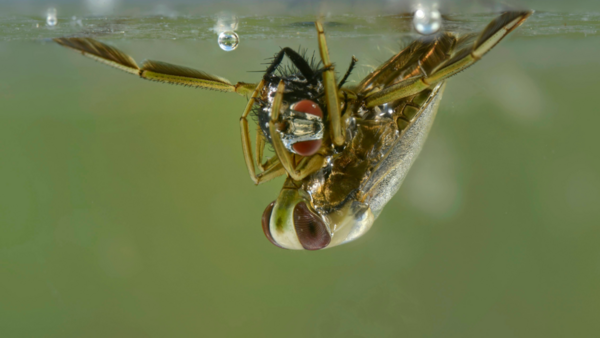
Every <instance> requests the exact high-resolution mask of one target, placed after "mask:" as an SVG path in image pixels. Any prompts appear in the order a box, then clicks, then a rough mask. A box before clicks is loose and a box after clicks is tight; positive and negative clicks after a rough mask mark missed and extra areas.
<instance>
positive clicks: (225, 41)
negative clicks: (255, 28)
mask: <svg viewBox="0 0 600 338" xmlns="http://www.w3.org/2000/svg"><path fill="white" fill-rule="evenodd" d="M217 41H218V42H219V47H221V49H222V50H224V51H226V52H231V51H232V50H234V49H236V48H237V46H238V44H239V43H240V37H239V36H238V35H237V34H236V33H235V32H232V31H227V32H221V34H219V38H218V40H217Z"/></svg>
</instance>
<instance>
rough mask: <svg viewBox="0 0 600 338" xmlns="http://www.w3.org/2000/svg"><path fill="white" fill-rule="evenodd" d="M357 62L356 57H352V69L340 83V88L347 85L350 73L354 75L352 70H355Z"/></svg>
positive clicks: (349, 68)
mask: <svg viewBox="0 0 600 338" xmlns="http://www.w3.org/2000/svg"><path fill="white" fill-rule="evenodd" d="M357 62H358V59H357V58H356V57H354V55H352V61H350V67H348V70H347V71H346V74H344V77H343V78H342V81H340V83H339V84H338V88H342V86H343V85H344V83H346V80H348V77H349V76H350V73H352V70H353V69H354V66H356V63H357ZM342 115H343V114H342Z"/></svg>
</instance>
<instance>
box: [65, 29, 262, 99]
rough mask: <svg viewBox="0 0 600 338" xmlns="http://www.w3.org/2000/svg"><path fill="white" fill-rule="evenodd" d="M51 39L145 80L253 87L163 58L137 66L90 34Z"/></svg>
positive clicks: (247, 91) (245, 90)
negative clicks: (162, 60)
mask: <svg viewBox="0 0 600 338" xmlns="http://www.w3.org/2000/svg"><path fill="white" fill-rule="evenodd" d="M54 41H56V42H57V43H58V44H60V45H62V46H64V47H67V48H70V49H74V50H76V51H78V52H80V53H81V54H82V55H83V56H86V57H89V58H91V59H93V60H96V61H98V62H101V63H104V64H106V65H109V66H111V67H114V68H117V69H120V70H122V71H125V72H127V73H130V74H134V75H138V76H139V77H141V78H144V79H147V80H152V81H159V82H165V83H171V84H180V85H184V86H191V87H197V88H203V89H211V90H218V91H222V92H235V93H238V94H241V95H249V94H251V93H252V92H253V91H254V89H255V88H256V84H252V83H243V82H238V83H237V84H235V85H233V84H231V82H229V81H228V80H226V79H224V78H222V77H219V76H215V75H210V74H207V73H205V72H202V71H199V70H195V69H192V68H187V67H182V66H176V65H172V64H169V63H166V62H160V61H150V60H149V61H146V62H144V63H143V64H142V67H139V66H138V65H137V63H136V62H135V60H134V59H133V58H132V57H131V56H129V55H127V54H125V53H123V52H122V51H120V50H118V49H116V48H114V47H111V46H109V45H106V44H104V43H102V42H99V41H96V40H94V39H91V38H56V39H54Z"/></svg>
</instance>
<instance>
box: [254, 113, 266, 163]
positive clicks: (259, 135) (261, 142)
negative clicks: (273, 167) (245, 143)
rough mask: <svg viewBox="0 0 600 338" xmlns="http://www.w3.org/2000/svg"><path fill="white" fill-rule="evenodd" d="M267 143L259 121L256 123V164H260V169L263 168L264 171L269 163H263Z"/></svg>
mask: <svg viewBox="0 0 600 338" xmlns="http://www.w3.org/2000/svg"><path fill="white" fill-rule="evenodd" d="M266 143H267V142H266V141H265V137H264V135H263V131H262V128H261V127H260V125H259V124H258V123H257V124H256V164H257V165H258V167H259V168H260V170H263V171H264V170H265V167H266V165H267V163H265V164H263V162H262V159H263V153H264V150H265V144H266Z"/></svg>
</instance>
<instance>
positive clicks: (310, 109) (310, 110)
mask: <svg viewBox="0 0 600 338" xmlns="http://www.w3.org/2000/svg"><path fill="white" fill-rule="evenodd" d="M293 109H294V110H295V111H299V112H303V113H307V114H312V115H316V116H318V117H320V118H323V111H322V110H321V108H320V107H319V105H318V104H316V103H315V102H313V101H311V100H302V101H300V102H298V103H296V104H295V105H294V108H293ZM321 143H322V141H321V140H310V141H302V142H297V143H294V144H293V145H292V148H294V151H295V152H296V153H297V154H298V155H302V156H311V155H314V154H315V153H316V152H317V151H318V150H319V148H321Z"/></svg>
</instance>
